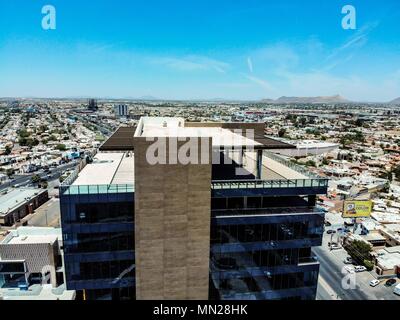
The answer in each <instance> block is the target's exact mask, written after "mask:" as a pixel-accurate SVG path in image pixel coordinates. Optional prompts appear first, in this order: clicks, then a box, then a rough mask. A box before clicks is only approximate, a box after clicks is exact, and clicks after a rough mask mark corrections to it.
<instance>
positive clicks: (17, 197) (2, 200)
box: [0, 188, 46, 216]
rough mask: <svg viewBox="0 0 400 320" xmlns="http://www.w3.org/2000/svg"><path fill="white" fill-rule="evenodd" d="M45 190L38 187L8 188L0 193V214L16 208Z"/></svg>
mask: <svg viewBox="0 0 400 320" xmlns="http://www.w3.org/2000/svg"><path fill="white" fill-rule="evenodd" d="M44 192H46V190H43V189H38V188H18V189H8V190H6V191H5V192H2V193H1V194H0V216H1V215H5V214H7V213H8V212H10V211H12V210H14V209H16V208H18V207H19V206H21V205H23V204H24V203H25V202H27V201H29V200H31V199H32V198H35V197H37V196H38V195H39V194H41V193H44Z"/></svg>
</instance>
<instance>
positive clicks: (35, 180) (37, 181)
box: [31, 174, 41, 183]
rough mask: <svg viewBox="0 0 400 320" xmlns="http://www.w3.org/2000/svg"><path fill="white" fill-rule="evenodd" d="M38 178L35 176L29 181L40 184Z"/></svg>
mask: <svg viewBox="0 0 400 320" xmlns="http://www.w3.org/2000/svg"><path fill="white" fill-rule="evenodd" d="M40 180H41V179H40V176H38V175H37V174H35V175H34V176H32V178H31V181H32V183H39V182H40Z"/></svg>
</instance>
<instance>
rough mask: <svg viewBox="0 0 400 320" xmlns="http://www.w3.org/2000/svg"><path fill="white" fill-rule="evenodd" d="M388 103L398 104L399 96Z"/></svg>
mask: <svg viewBox="0 0 400 320" xmlns="http://www.w3.org/2000/svg"><path fill="white" fill-rule="evenodd" d="M389 104H400V97H399V98H397V99H394V100H392V101H390V102H389Z"/></svg>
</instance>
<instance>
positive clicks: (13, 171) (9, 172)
mask: <svg viewBox="0 0 400 320" xmlns="http://www.w3.org/2000/svg"><path fill="white" fill-rule="evenodd" d="M14 173H15V170H14V169H12V168H10V169H7V171H6V175H7V176H8V177H9V178H10V177H11V176H13V175H14Z"/></svg>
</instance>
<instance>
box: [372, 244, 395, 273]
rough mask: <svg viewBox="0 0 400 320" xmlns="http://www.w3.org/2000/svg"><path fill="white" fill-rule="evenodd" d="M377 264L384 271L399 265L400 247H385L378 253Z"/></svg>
mask: <svg viewBox="0 0 400 320" xmlns="http://www.w3.org/2000/svg"><path fill="white" fill-rule="evenodd" d="M377 253H378V259H377V260H378V263H379V264H380V265H381V266H382V267H383V268H385V269H386V270H389V269H393V268H394V267H395V266H399V265H400V246H396V247H386V248H383V249H381V250H379V251H378V252H377Z"/></svg>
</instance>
